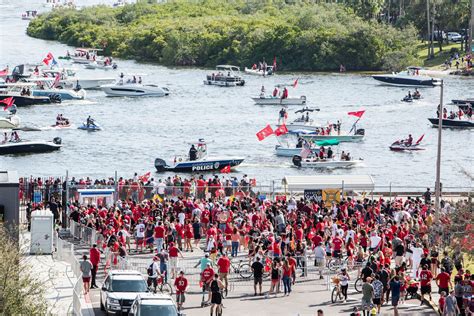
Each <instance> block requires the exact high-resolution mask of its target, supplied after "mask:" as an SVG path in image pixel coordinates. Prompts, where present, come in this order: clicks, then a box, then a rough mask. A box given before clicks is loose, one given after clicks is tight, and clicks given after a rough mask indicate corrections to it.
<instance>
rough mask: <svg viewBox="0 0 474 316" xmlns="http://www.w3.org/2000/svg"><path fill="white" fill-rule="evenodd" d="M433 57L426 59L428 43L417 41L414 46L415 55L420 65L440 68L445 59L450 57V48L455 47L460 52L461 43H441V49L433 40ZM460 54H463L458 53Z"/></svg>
mask: <svg viewBox="0 0 474 316" xmlns="http://www.w3.org/2000/svg"><path fill="white" fill-rule="evenodd" d="M434 46H435V47H434V58H432V59H428V43H427V42H425V43H419V44H418V45H417V46H416V49H417V55H418V59H419V62H418V64H419V65H420V66H423V67H425V68H434V69H441V68H443V66H444V63H445V61H446V60H447V59H449V58H450V56H451V54H452V52H451V50H452V49H457V50H458V52H461V43H448V44H446V43H445V44H444V45H443V50H442V51H440V50H439V45H438V43H437V42H435V45H434ZM460 55H464V53H463V54H461V53H460Z"/></svg>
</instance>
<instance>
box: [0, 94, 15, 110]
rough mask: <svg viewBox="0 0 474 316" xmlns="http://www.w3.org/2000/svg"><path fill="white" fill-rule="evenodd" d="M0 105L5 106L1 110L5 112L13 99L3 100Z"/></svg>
mask: <svg viewBox="0 0 474 316" xmlns="http://www.w3.org/2000/svg"><path fill="white" fill-rule="evenodd" d="M0 103H3V104H5V106H4V107H3V110H4V111H6V110H7V109H8V108H9V107H11V106H12V105H13V97H9V98H5V99H3V100H0Z"/></svg>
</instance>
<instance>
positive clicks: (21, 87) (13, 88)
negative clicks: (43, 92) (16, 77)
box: [0, 82, 62, 106]
mask: <svg viewBox="0 0 474 316" xmlns="http://www.w3.org/2000/svg"><path fill="white" fill-rule="evenodd" d="M2 86H3V87H4V89H3V90H0V100H3V99H6V98H9V97H13V99H14V103H15V105H17V106H27V105H33V104H50V103H61V101H62V99H61V96H60V95H59V94H56V93H52V94H49V95H47V96H34V95H33V94H32V92H31V91H32V89H33V87H35V86H36V84H34V83H27V82H17V83H5V84H2Z"/></svg>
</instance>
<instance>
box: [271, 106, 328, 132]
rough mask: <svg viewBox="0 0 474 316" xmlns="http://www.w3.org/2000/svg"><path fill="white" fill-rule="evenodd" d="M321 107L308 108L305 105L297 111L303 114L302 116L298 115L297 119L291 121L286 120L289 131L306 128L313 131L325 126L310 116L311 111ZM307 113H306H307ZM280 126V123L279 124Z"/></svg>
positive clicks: (296, 112)
mask: <svg viewBox="0 0 474 316" xmlns="http://www.w3.org/2000/svg"><path fill="white" fill-rule="evenodd" d="M317 111H319V109H317V108H308V107H304V108H302V109H300V110H297V111H295V114H300V113H301V114H302V116H301V117H297V118H296V119H295V120H293V121H291V122H285V126H286V128H287V129H288V131H299V130H305V131H312V132H315V131H317V130H319V129H321V128H323V126H322V125H321V124H317V123H316V122H315V121H314V120H313V119H311V118H310V117H309V113H312V112H317ZM305 113H306V115H305ZM278 126H280V125H278Z"/></svg>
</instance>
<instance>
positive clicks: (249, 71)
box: [244, 67, 273, 77]
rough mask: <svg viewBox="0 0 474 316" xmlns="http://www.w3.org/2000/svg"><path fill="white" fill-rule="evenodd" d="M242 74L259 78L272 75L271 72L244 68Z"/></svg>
mask: <svg viewBox="0 0 474 316" xmlns="http://www.w3.org/2000/svg"><path fill="white" fill-rule="evenodd" d="M244 72H245V73H246V74H249V75H255V76H261V77H266V76H272V75H273V71H263V70H256V69H252V68H247V67H245V68H244Z"/></svg>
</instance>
